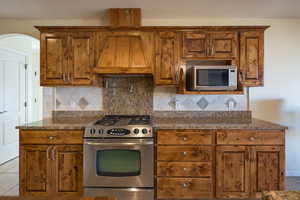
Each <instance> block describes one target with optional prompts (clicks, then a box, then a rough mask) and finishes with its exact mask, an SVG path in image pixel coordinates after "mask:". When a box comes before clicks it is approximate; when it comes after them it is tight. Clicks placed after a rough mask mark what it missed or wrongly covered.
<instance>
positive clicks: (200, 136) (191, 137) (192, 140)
mask: <svg viewBox="0 0 300 200" xmlns="http://www.w3.org/2000/svg"><path fill="white" fill-rule="evenodd" d="M157 143H158V144H196V145H199V144H200V145H201V144H212V143H213V134H212V131H210V130H199V131H198V130H197V131H176V130H163V131H157Z"/></svg>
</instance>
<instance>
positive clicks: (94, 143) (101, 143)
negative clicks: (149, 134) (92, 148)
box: [84, 141, 154, 146]
mask: <svg viewBox="0 0 300 200" xmlns="http://www.w3.org/2000/svg"><path fill="white" fill-rule="evenodd" d="M84 144H86V145H103V146H112V145H116V146H129V145H153V144H154V143H153V142H152V141H147V142H124V143H116V142H86V143H84Z"/></svg>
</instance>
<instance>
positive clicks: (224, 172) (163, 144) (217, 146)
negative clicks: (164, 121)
mask: <svg viewBox="0 0 300 200" xmlns="http://www.w3.org/2000/svg"><path fill="white" fill-rule="evenodd" d="M284 145H285V140H284V131H280V130H229V129H228V130H227V129H226V130H209V129H203V130H158V131H157V136H156V183H157V188H156V195H157V199H199V198H222V199H223V198H225V199H226V198H233V199H248V198H260V197H261V192H262V191H269V190H284V170H285V166H284V163H285V158H284V149H285V146H284ZM199 188H201V189H202V190H199ZM214 188H215V189H214Z"/></svg>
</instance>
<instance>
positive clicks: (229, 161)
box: [216, 146, 250, 198]
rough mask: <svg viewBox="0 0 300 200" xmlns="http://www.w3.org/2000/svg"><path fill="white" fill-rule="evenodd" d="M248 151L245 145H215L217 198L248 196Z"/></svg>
mask: <svg viewBox="0 0 300 200" xmlns="http://www.w3.org/2000/svg"><path fill="white" fill-rule="evenodd" d="M249 153H250V151H249V150H248V147H246V146H218V147H217V153H216V165H217V166H216V177H217V178H216V179H217V181H216V196H217V198H248V197H249V196H250V161H249Z"/></svg>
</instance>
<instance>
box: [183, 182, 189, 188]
mask: <svg viewBox="0 0 300 200" xmlns="http://www.w3.org/2000/svg"><path fill="white" fill-rule="evenodd" d="M189 186H190V183H183V184H182V187H184V188H188V187H189Z"/></svg>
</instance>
